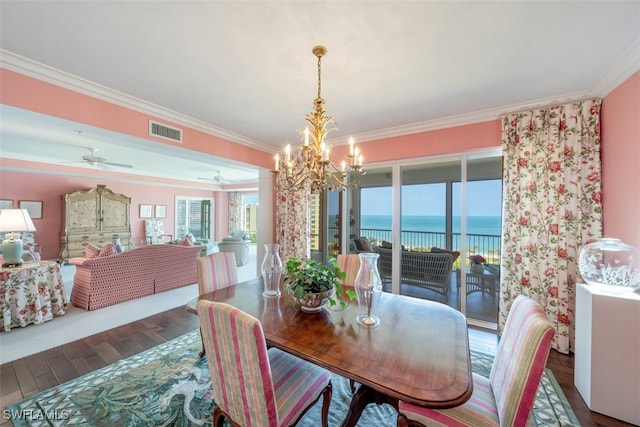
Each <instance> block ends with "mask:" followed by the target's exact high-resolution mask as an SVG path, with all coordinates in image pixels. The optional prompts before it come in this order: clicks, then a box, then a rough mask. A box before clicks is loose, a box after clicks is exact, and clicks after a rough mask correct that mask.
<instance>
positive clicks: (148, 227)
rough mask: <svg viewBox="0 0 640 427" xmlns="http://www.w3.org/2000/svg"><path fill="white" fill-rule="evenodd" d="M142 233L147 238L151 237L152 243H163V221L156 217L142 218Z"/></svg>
mask: <svg viewBox="0 0 640 427" xmlns="http://www.w3.org/2000/svg"><path fill="white" fill-rule="evenodd" d="M144 235H145V237H146V238H147V240H148V239H149V238H151V241H150V242H151V243H152V244H158V243H163V241H162V236H164V222H162V221H160V220H158V219H145V220H144Z"/></svg>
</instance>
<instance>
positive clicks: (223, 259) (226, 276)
mask: <svg viewBox="0 0 640 427" xmlns="http://www.w3.org/2000/svg"><path fill="white" fill-rule="evenodd" d="M196 268H197V270H198V295H204V294H207V293H209V292H213V291H217V290H218V289H222V288H226V287H227V286H230V285H233V284H234V283H237V282H238V267H237V266H236V256H235V254H234V253H233V252H215V253H212V254H210V255H207V256H201V257H199V258H198V259H197V260H196ZM204 353H205V349H204V341H203V343H202V350H201V351H200V357H202V356H204Z"/></svg>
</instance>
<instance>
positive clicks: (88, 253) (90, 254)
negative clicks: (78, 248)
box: [84, 244, 100, 258]
mask: <svg viewBox="0 0 640 427" xmlns="http://www.w3.org/2000/svg"><path fill="white" fill-rule="evenodd" d="M99 255H100V248H99V247H97V246H93V245H92V244H88V245H87V246H85V247H84V256H85V257H87V258H95V257H97V256H99Z"/></svg>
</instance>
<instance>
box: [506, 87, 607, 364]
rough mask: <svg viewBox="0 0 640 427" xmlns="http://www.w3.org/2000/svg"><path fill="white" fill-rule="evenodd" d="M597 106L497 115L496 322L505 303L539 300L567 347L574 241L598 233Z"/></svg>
mask: <svg viewBox="0 0 640 427" xmlns="http://www.w3.org/2000/svg"><path fill="white" fill-rule="evenodd" d="M600 107H601V100H600V99H593V100H587V101H581V102H574V103H569V104H565V105H559V106H553V107H548V108H542V109H538V110H534V111H527V112H518V113H513V114H509V115H507V116H506V117H504V118H503V120H502V148H503V155H504V172H503V174H504V176H503V192H504V194H503V199H504V212H503V229H502V239H503V244H502V273H503V274H501V277H502V279H501V287H500V307H499V316H498V329H499V330H502V328H503V327H504V324H505V321H506V318H507V314H508V312H509V309H510V307H511V304H512V302H513V301H514V300H515V298H516V297H517V296H518V295H525V296H528V297H529V298H531V299H533V300H534V301H537V302H538V303H540V304H541V305H542V306H543V307H544V308H545V311H546V313H547V317H548V318H549V320H550V321H551V322H552V324H553V325H554V327H555V332H556V334H555V336H554V341H553V348H555V349H556V350H558V351H559V352H562V353H568V352H569V351H571V350H573V348H574V335H575V323H574V313H575V288H576V280H577V277H578V252H579V250H580V248H581V247H582V246H583V245H584V244H586V243H588V242H590V241H592V240H594V239H597V238H600V237H602V203H601V198H602V193H601V167H600Z"/></svg>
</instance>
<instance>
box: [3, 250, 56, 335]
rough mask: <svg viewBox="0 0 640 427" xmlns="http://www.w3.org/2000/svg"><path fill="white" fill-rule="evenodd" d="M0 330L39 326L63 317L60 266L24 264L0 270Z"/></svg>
mask: <svg viewBox="0 0 640 427" xmlns="http://www.w3.org/2000/svg"><path fill="white" fill-rule="evenodd" d="M0 283H1V284H2V288H1V289H0V310H1V312H2V320H3V321H2V323H1V324H0V330H5V331H9V330H11V328H13V327H16V326H22V327H24V326H27V325H30V324H32V323H35V324H40V323H43V322H46V321H48V320H51V319H53V316H61V315H63V314H65V309H66V298H65V295H64V284H63V282H62V272H61V271H60V265H58V263H56V262H54V261H40V262H25V263H24V264H23V265H22V267H17V268H2V269H0Z"/></svg>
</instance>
